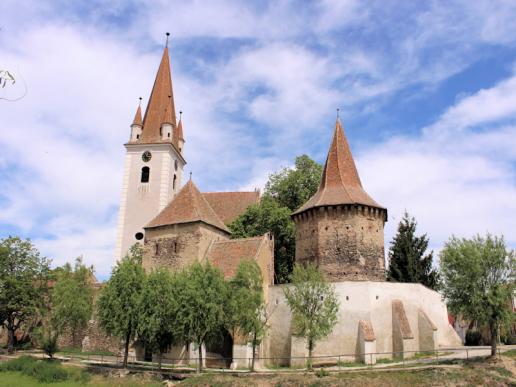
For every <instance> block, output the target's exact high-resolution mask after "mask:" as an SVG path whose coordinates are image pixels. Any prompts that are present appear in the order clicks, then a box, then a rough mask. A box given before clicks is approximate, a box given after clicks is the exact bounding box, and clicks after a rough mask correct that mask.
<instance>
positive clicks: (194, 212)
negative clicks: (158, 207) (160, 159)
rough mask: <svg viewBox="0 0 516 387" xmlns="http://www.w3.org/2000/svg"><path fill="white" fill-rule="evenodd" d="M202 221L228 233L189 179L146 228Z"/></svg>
mask: <svg viewBox="0 0 516 387" xmlns="http://www.w3.org/2000/svg"><path fill="white" fill-rule="evenodd" d="M190 222H204V223H207V224H210V225H212V226H214V227H217V228H218V229H221V230H223V231H226V232H228V233H229V230H228V228H227V227H226V225H225V224H224V222H222V220H220V218H219V217H218V216H217V214H216V213H215V211H214V210H213V208H211V206H210V205H209V203H208V202H207V201H206V199H205V198H204V196H203V195H202V194H201V193H200V192H199V190H198V189H197V187H196V186H195V184H194V183H193V182H192V180H191V179H190V180H189V181H188V183H186V184H185V186H184V187H183V188H182V189H181V191H179V193H178V194H177V195H176V197H175V198H174V199H173V200H172V201H171V202H170V203H169V204H168V206H166V207H165V208H164V209H163V210H162V211H161V212H160V213H159V214H158V216H156V217H155V218H154V219H153V220H151V221H150V223H149V224H147V226H146V228H150V227H159V226H168V225H172V224H180V223H190Z"/></svg>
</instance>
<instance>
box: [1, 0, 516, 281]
mask: <svg viewBox="0 0 516 387" xmlns="http://www.w3.org/2000/svg"><path fill="white" fill-rule="evenodd" d="M2 8H3V10H2V15H3V17H2V21H1V22H0V28H1V29H0V69H4V68H7V69H9V70H11V71H12V72H13V73H14V74H15V75H16V76H17V79H18V82H17V83H16V84H15V85H14V86H11V87H6V88H4V89H0V97H2V98H8V99H12V98H16V97H18V96H20V95H22V94H23V92H24V88H25V85H26V88H27V95H26V96H25V97H24V98H22V99H21V100H18V101H16V102H9V101H6V100H5V99H0V113H1V115H2V123H1V125H0V149H1V152H0V182H1V186H2V189H1V190H0V210H1V211H0V237H3V236H6V235H8V234H19V235H21V236H23V237H30V238H31V239H33V241H34V242H35V243H36V245H37V246H38V248H39V249H40V250H41V251H42V252H43V253H44V254H45V255H47V256H49V257H51V258H53V260H54V263H55V264H62V263H64V262H65V261H67V260H72V259H74V258H75V257H76V256H78V255H84V259H85V261H86V262H88V263H91V264H94V265H95V267H96V269H97V274H98V276H99V277H100V278H106V277H107V276H108V275H109V271H110V268H111V264H112V261H113V259H112V257H113V250H114V239H115V228H116V219H117V211H118V202H119V197H120V191H121V181H122V167H123V155H124V148H123V146H122V144H123V143H124V142H125V141H126V140H127V139H128V136H129V124H130V122H131V120H132V117H133V116H134V112H135V109H136V106H137V101H138V97H140V96H142V97H143V98H144V103H145V102H146V100H147V98H148V96H149V94H150V89H151V87H152V82H153V80H154V76H155V73H156V70H157V67H158V64H159V59H160V56H161V53H162V49H163V43H164V33H165V32H166V31H170V33H171V42H170V47H171V62H172V76H173V83H174V93H175V100H176V108H177V109H178V110H183V111H184V117H183V119H184V132H185V137H186V141H187V142H186V146H185V155H186V159H187V161H188V165H187V173H188V172H189V171H192V172H193V175H194V179H195V181H196V183H197V184H198V185H199V187H200V188H201V189H202V190H205V191H214V190H238V189H253V188H254V187H263V184H264V183H265V181H266V180H267V176H268V174H269V173H271V172H273V171H276V170H277V169H279V168H280V167H283V166H289V165H291V164H292V163H293V160H294V158H295V156H296V155H300V154H303V153H306V154H309V155H310V156H311V157H313V158H315V159H316V160H317V161H319V162H324V159H325V156H326V151H327V148H328V145H329V142H330V136H331V133H332V130H333V126H334V122H335V111H336V108H337V107H339V108H340V109H341V119H342V122H343V124H344V127H345V129H346V133H347V135H348V137H349V140H350V143H351V147H352V150H353V153H354V155H355V159H356V162H357V165H358V169H359V173H360V175H361V178H362V182H363V185H364V187H365V189H366V190H367V191H368V192H369V193H370V194H371V196H373V197H374V198H375V199H376V200H377V201H378V202H379V203H381V204H382V205H384V206H386V207H388V209H389V214H390V221H389V222H388V223H387V225H386V246H387V243H388V241H390V239H391V238H392V235H393V233H394V232H395V229H396V225H397V221H398V220H399V219H400V217H401V215H402V213H403V211H404V210H405V209H406V210H408V211H409V212H410V213H411V214H413V215H415V216H416V217H417V219H418V221H419V228H420V231H421V232H426V233H428V235H429V237H430V245H431V248H432V249H434V250H436V251H438V250H439V249H440V248H441V247H442V245H443V243H444V241H446V239H447V238H448V237H449V236H450V235H451V234H455V235H459V236H465V237H469V236H472V235H474V234H475V233H485V232H487V231H489V232H492V233H495V234H503V235H505V237H506V239H507V241H508V243H509V244H510V245H511V246H512V247H516V231H515V230H516V34H515V33H514V32H515V31H516V3H515V2H513V1H480V0H479V1H475V2H471V1H427V2H408V1H377V2H375V1H372V2H370V1H368V2H363V1H351V0H349V1H348V0H343V1H335V0H321V1H310V2H309V1H300V2H295V1H274V2H269V1H255V2H251V1H225V0H220V1H209V2H206V1H192V2H184V1H136V0H134V1H121V0H113V1H109V0H108V1H83V2H80V1H74V2H69V1H64V0H63V1H60V0H54V1H35V0H34V1H31V0H25V1H20V0H18V1H11V0H7V3H6V4H4V7H2Z"/></svg>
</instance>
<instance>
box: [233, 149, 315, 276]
mask: <svg viewBox="0 0 516 387" xmlns="http://www.w3.org/2000/svg"><path fill="white" fill-rule="evenodd" d="M321 174H322V167H321V166H320V165H319V164H317V163H316V162H315V161H313V160H312V159H310V157H308V156H306V155H302V156H299V157H297V158H296V162H295V168H284V169H282V170H281V171H279V172H277V173H273V174H271V175H270V176H269V181H268V182H267V184H266V186H265V192H264V195H263V197H262V200H261V202H260V203H259V204H256V205H253V206H250V207H248V208H247V210H246V211H245V212H244V213H243V214H242V215H240V216H239V217H238V218H237V219H235V221H233V223H231V224H230V225H229V229H230V230H231V232H232V238H247V237H253V236H259V235H263V234H265V233H266V232H271V233H272V234H273V235H274V274H275V282H276V283H284V282H288V279H289V276H290V274H291V273H292V269H293V267H294V254H295V250H296V247H295V243H296V240H295V228H294V222H293V221H292V219H291V218H290V215H291V214H292V211H294V210H296V209H297V208H299V207H300V206H301V205H303V204H304V203H305V202H306V201H307V200H308V199H309V198H310V197H311V196H312V195H314V194H315V192H316V191H317V187H318V186H319V183H320V180H321Z"/></svg>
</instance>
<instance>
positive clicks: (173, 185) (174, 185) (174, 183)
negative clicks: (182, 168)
mask: <svg viewBox="0 0 516 387" xmlns="http://www.w3.org/2000/svg"><path fill="white" fill-rule="evenodd" d="M176 180H177V176H176V175H174V180H172V189H176Z"/></svg>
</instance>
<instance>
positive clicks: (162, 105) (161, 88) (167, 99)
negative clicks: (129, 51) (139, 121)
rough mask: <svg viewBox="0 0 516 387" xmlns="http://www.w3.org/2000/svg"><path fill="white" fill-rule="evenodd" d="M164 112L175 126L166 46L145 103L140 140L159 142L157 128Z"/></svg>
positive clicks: (159, 137) (158, 128)
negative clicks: (145, 108) (149, 94)
mask: <svg viewBox="0 0 516 387" xmlns="http://www.w3.org/2000/svg"><path fill="white" fill-rule="evenodd" d="M167 110H168V112H167ZM165 113H167V114H169V115H170V121H171V122H170V123H171V124H172V125H173V126H174V127H175V126H176V110H175V107H174V94H173V92H172V77H171V73H170V60H169V55H168V47H165V49H164V50H163V56H162V57H161V63H160V65H159V68H158V73H157V74H156V80H155V81H154V86H153V87H152V93H151V96H150V98H149V103H148V104H147V110H146V111H145V117H144V118H143V131H142V136H141V142H144V143H145V142H149V143H153V142H160V141H161V136H160V135H159V130H160V127H161V124H162V122H163V119H164V117H165Z"/></svg>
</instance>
